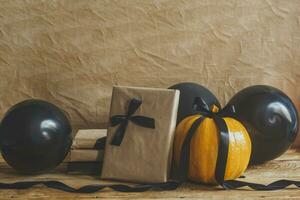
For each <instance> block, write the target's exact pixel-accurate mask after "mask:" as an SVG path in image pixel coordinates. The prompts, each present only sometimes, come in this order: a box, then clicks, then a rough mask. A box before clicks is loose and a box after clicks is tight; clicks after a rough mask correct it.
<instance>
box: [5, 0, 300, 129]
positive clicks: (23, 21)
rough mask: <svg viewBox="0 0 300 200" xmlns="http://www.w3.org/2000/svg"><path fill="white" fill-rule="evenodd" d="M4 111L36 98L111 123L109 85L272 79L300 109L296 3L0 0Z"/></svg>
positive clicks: (76, 123) (215, 86) (81, 118)
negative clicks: (28, 99) (108, 120)
mask: <svg viewBox="0 0 300 200" xmlns="http://www.w3.org/2000/svg"><path fill="white" fill-rule="evenodd" d="M0 13H1V17H0V74H1V75H2V76H1V78H0V116H3V115H4V113H5V112H6V111H7V110H8V109H9V108H10V107H11V106H12V105H14V104H15V103H17V102H19V101H22V100H24V99H27V98H40V99H44V100H47V101H50V102H52V103H55V104H56V105H58V106H59V107H61V108H62V109H64V110H65V111H66V112H67V113H68V115H69V117H70V119H71V122H72V124H73V127H74V130H75V131H76V129H77V128H106V124H107V119H108V112H109V102H110V95H111V89H112V85H131V86H145V87H162V88H167V87H168V86H170V85H173V84H175V83H177V82H182V81H194V82H197V83H199V84H202V85H204V86H206V87H208V88H209V89H210V90H211V91H212V92H213V93H214V94H215V95H216V96H217V97H218V98H219V100H220V101H221V103H222V104H223V105H224V104H225V103H226V102H227V101H228V100H229V99H230V98H231V96H232V95H234V94H235V93H236V92H238V91H239V90H240V89H242V88H244V87H247V86H249V85H255V84H269V85H272V86H275V87H277V88H279V89H281V90H283V91H284V92H285V93H287V94H288V95H289V96H290V97H291V98H292V99H293V101H294V102H295V104H296V106H297V108H298V110H299V108H300V89H299V86H298V84H299V81H300V70H299V69H300V48H299V46H300V39H299V35H300V25H299V21H300V20H299V13H300V1H296V0H291V1H284V0H282V1H275V0H210V1H206V0H189V1H182V0H145V1H140V0H126V1H106V0H96V1H94V0H86V1H80V0H72V1H71V0H60V1H56V0H49V1H36V0H28V1H19V0H2V1H1V3H0Z"/></svg>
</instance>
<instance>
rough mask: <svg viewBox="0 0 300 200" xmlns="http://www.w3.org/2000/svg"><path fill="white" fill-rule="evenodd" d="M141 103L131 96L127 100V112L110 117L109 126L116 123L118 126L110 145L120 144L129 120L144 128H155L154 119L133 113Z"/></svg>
mask: <svg viewBox="0 0 300 200" xmlns="http://www.w3.org/2000/svg"><path fill="white" fill-rule="evenodd" d="M141 104H142V101H141V100H138V99H135V98H133V99H131V100H130V102H129V105H128V109H127V113H126V114H125V115H114V116H112V117H111V118H110V125H111V126H117V125H118V128H117V130H116V132H115V134H114V136H113V138H112V141H111V144H112V145H116V146H120V145H121V143H122V141H123V138H124V135H125V132H126V129H127V126H128V122H129V121H131V122H133V123H134V124H136V125H138V126H142V127H145V128H152V129H154V128H155V120H154V119H153V118H150V117H146V116H140V115H133V114H134V113H135V112H136V111H137V109H138V108H139V107H140V106H141Z"/></svg>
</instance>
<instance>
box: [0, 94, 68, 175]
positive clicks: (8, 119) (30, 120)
mask: <svg viewBox="0 0 300 200" xmlns="http://www.w3.org/2000/svg"><path fill="white" fill-rule="evenodd" d="M71 143H72V134H71V126H70V123H69V121H68V119H67V117H66V116H65V114H64V113H63V112H62V111H61V110H60V109H59V108H58V107H56V106H55V105H53V104H51V103H48V102H45V101H41V100H27V101H23V102H21V103H18V104H16V105H15V106H13V107H12V108H11V109H10V110H9V111H8V112H7V113H6V115H5V116H4V118H3V120H2V122H1V125H0V146H1V151H2V156H3V158H4V159H5V160H6V162H7V163H8V164H9V165H10V166H12V167H13V168H15V169H16V170H17V171H19V172H21V173H26V174H32V173H40V172H44V171H46V170H50V169H53V168H55V167H56V166H57V165H58V164H59V163H61V162H62V161H63V160H64V158H65V157H66V155H67V153H68V151H69V148H70V146H71Z"/></svg>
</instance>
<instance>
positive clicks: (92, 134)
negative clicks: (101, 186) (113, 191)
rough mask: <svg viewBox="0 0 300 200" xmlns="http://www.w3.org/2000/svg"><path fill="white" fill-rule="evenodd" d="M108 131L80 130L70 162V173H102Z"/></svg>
mask: <svg viewBox="0 0 300 200" xmlns="http://www.w3.org/2000/svg"><path fill="white" fill-rule="evenodd" d="M106 132H107V131H106V129H87V130H79V131H78V132H77V134H76V135H75V138H74V140H73V144H72V147H71V151H70V153H69V160H68V169H67V171H68V173H71V174H93V175H99V174H100V173H101V166H102V163H103V156H104V147H105V140H106Z"/></svg>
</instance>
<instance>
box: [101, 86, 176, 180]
mask: <svg viewBox="0 0 300 200" xmlns="http://www.w3.org/2000/svg"><path fill="white" fill-rule="evenodd" d="M132 98H137V99H139V100H141V101H142V104H141V106H140V107H139V108H138V110H137V111H136V112H135V113H134V115H141V116H146V117H151V118H154V120H155V129H151V128H145V127H141V126H139V125H136V124H134V123H132V122H129V123H128V126H127V129H126V132H125V135H124V138H123V141H122V143H121V145H120V146H115V145H111V144H110V142H111V140H112V137H113V136H114V134H115V131H116V129H117V128H118V126H114V127H111V126H110V127H109V128H108V132H107V140H106V146H105V153H104V162H103V168H102V175H101V176H102V178H104V179H114V180H123V181H130V182H143V183H151V182H165V181H167V179H168V176H169V173H170V167H171V161H172V145H173V139H174V132H175V126H176V118H177V109H178V101H179V91H178V90H167V89H154V88H138V87H114V88H113V92H112V100H111V109H110V116H115V115H124V114H126V112H127V107H128V102H129V100H131V99H132Z"/></svg>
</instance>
